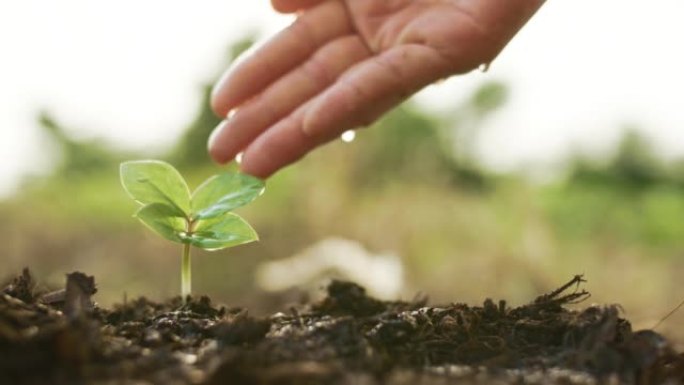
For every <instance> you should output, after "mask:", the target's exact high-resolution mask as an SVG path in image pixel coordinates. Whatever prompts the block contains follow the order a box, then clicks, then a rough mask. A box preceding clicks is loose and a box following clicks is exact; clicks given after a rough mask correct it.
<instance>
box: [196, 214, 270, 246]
mask: <svg viewBox="0 0 684 385" xmlns="http://www.w3.org/2000/svg"><path fill="white" fill-rule="evenodd" d="M258 239H259V236H258V235H257V233H256V231H254V229H253V228H252V226H250V225H249V224H248V223H247V222H246V221H245V220H244V219H242V218H241V217H240V216H238V215H237V214H233V213H226V214H224V215H222V216H220V217H216V218H212V219H207V220H202V221H199V222H198V223H197V225H196V227H195V229H194V231H193V233H192V235H191V236H189V237H187V238H186V239H185V241H186V242H188V243H190V244H192V245H193V246H197V247H199V248H202V249H205V250H219V249H224V248H226V247H232V246H237V245H241V244H243V243H248V242H252V241H256V240H258Z"/></svg>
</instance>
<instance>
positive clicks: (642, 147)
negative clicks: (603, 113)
mask: <svg viewBox="0 0 684 385" xmlns="http://www.w3.org/2000/svg"><path fill="white" fill-rule="evenodd" d="M607 171H608V173H610V174H613V175H614V176H615V178H617V179H618V180H619V181H620V182H622V183H624V184H626V185H628V186H630V187H634V188H640V187H650V186H652V185H654V184H657V183H668V182H670V180H669V178H668V177H667V175H666V173H665V171H664V167H663V164H662V162H661V161H660V159H658V158H657V157H656V155H655V154H654V152H653V147H652V146H651V143H649V141H648V140H647V139H646V138H645V137H644V136H643V135H641V134H640V133H639V132H638V131H637V130H636V129H635V128H633V127H628V128H627V129H626V130H625V134H624V135H623V137H622V140H621V141H620V144H619V146H618V149H617V153H616V154H615V156H614V157H613V159H612V160H611V161H610V163H609V166H608V170H607Z"/></svg>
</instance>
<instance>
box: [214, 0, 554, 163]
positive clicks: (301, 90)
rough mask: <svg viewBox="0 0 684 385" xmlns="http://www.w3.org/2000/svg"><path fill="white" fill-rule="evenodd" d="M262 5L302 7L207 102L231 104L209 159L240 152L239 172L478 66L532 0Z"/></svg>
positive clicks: (332, 0) (292, 156)
mask: <svg viewBox="0 0 684 385" xmlns="http://www.w3.org/2000/svg"><path fill="white" fill-rule="evenodd" d="M272 1H273V5H274V6H275V7H276V8H277V9H279V10H281V11H288V12H291V11H295V10H303V12H302V13H301V15H300V17H299V18H298V19H297V22H295V23H294V24H293V25H292V26H291V27H289V28H288V29H286V30H284V31H283V32H281V33H280V34H278V35H276V36H275V37H274V38H272V39H271V40H270V41H269V42H267V43H266V44H264V45H263V46H262V47H260V48H259V49H258V50H256V51H255V52H254V53H252V54H251V55H250V56H248V57H247V58H246V59H245V60H243V61H242V62H240V64H238V65H236V66H235V67H234V68H232V69H231V70H230V71H229V72H228V73H227V74H226V76H224V78H223V79H222V81H221V82H220V83H219V85H218V86H217V87H216V89H215V92H214V97H213V99H212V105H213V108H214V110H215V111H216V112H217V113H218V114H220V115H223V116H225V115H226V114H227V113H228V111H230V110H233V109H236V108H237V112H236V114H235V115H234V116H233V117H232V118H231V119H229V120H227V121H224V122H223V123H222V124H221V125H220V126H219V127H218V128H217V130H216V131H215V133H214V134H213V135H212V139H211V140H210V153H211V155H212V157H213V158H214V159H215V160H217V161H219V162H221V163H222V162H226V161H228V160H230V159H232V158H233V157H234V156H235V155H236V154H237V153H238V152H240V151H244V152H245V154H244V157H243V165H242V168H243V170H244V171H246V172H248V173H251V174H254V175H257V176H261V177H266V176H269V175H270V174H272V173H273V172H275V171H277V170H278V169H280V168H282V167H283V166H285V165H287V164H290V163H292V162H294V161H296V160H297V159H299V158H301V157H302V156H303V155H305V154H306V153H307V152H309V151H310V150H311V149H313V148H315V147H317V146H319V145H321V144H322V143H325V142H327V141H329V140H331V139H333V138H335V137H337V136H338V135H339V134H340V133H341V132H342V131H344V130H347V129H350V128H355V127H358V126H363V125H366V124H369V123H370V122H372V121H373V120H375V119H376V118H377V117H379V116H380V115H382V114H383V113H384V112H386V111H387V110H389V109H391V108H392V107H394V106H395V105H397V104H398V103H400V102H401V101H402V100H404V99H405V98H406V97H408V96H410V95H412V94H413V93H415V92H416V91H418V90H419V89H421V88H423V87H424V86H426V85H428V84H430V83H432V82H434V81H435V80H438V79H441V78H444V77H447V76H449V75H452V74H457V73H463V72H466V71H470V70H472V69H473V68H475V67H477V66H478V65H480V64H482V63H488V62H489V61H491V60H492V59H493V58H494V57H495V56H496V55H497V54H498V52H499V51H500V50H501V49H502V48H503V46H504V45H505V44H506V43H507V42H508V40H509V39H510V38H511V37H512V36H513V35H514V34H515V32H516V31H517V30H518V29H519V28H520V27H521V26H522V24H524V22H525V21H526V19H527V17H529V16H531V14H532V13H533V12H534V9H536V8H537V7H538V6H539V5H540V2H541V1H542V0H506V2H504V3H502V2H500V1H498V0H443V1H435V0H346V1H344V0H328V1H325V0H272ZM513 3H521V4H524V5H520V4H518V6H517V8H515V7H513V8H512V9H509V8H511V7H510V6H509V5H510V4H513ZM502 4H507V5H503V6H502ZM512 11H513V12H512Z"/></svg>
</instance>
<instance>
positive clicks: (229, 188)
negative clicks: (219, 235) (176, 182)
mask: <svg viewBox="0 0 684 385" xmlns="http://www.w3.org/2000/svg"><path fill="white" fill-rule="evenodd" d="M263 191H264V181H262V180H261V179H257V178H255V177H253V176H249V175H245V174H240V173H225V174H221V175H215V176H213V177H211V178H209V179H208V180H207V181H205V182H204V183H202V185H201V186H199V187H198V188H197V190H195V192H194V193H193V194H192V213H193V218H194V219H209V218H215V217H218V216H221V215H223V214H225V213H227V212H229V211H231V210H234V209H236V208H238V207H241V206H244V205H246V204H248V203H249V202H251V201H253V200H254V199H256V197H258V196H259V195H261V193H262V192H263Z"/></svg>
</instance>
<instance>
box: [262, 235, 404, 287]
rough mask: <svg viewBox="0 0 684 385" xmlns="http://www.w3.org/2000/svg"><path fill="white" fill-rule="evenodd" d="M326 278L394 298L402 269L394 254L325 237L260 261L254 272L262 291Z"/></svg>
mask: <svg viewBox="0 0 684 385" xmlns="http://www.w3.org/2000/svg"><path fill="white" fill-rule="evenodd" d="M330 278H341V279H347V280H350V281H353V282H356V283H358V284H359V285H361V286H363V287H365V288H366V290H367V292H368V294H369V295H371V296H374V297H377V298H381V299H396V298H397V297H398V296H399V295H400V293H401V290H402V288H403V285H404V268H403V266H402V263H401V260H400V259H399V257H398V256H396V255H393V254H373V253H371V252H369V251H368V250H366V249H365V248H364V247H363V246H362V245H361V244H359V243H358V242H355V241H350V240H347V239H342V238H328V239H324V240H322V241H320V242H318V243H315V244H314V245H312V246H311V247H308V248H307V249H305V250H303V251H302V252H300V253H298V254H295V255H294V256H292V257H290V258H286V259H283V260H279V261H274V262H266V263H263V264H262V265H261V266H259V268H258V269H257V272H256V280H257V284H258V285H259V287H261V288H262V289H263V290H266V291H281V290H286V289H290V288H293V287H302V286H311V285H312V284H313V285H318V284H319V283H321V281H324V280H328V279H330Z"/></svg>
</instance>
